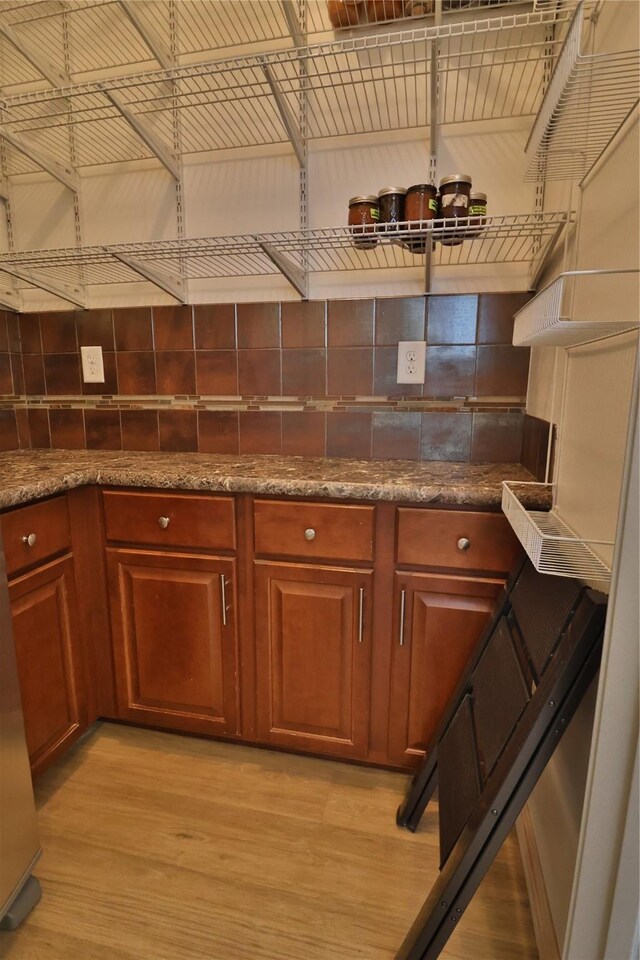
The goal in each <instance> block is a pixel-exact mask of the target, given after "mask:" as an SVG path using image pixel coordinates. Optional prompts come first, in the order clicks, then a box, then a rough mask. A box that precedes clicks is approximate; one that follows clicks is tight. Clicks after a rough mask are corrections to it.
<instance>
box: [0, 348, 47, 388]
mask: <svg viewBox="0 0 640 960" xmlns="http://www.w3.org/2000/svg"><path fill="white" fill-rule="evenodd" d="M40 362H42V358H40ZM12 393H13V375H12V373H11V358H10V356H9V354H8V353H0V394H7V395H11V394H12Z"/></svg>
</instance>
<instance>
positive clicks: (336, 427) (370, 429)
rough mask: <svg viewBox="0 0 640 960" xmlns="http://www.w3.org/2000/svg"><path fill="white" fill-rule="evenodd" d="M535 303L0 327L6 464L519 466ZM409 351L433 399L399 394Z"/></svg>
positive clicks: (194, 312) (246, 309)
mask: <svg viewBox="0 0 640 960" xmlns="http://www.w3.org/2000/svg"><path fill="white" fill-rule="evenodd" d="M528 296H529V295H528V294H527V293H507V294H504V293H500V294H479V295H467V294H465V295H459V296H451V295H446V296H427V297H398V298H388V299H378V300H373V299H371V300H329V301H311V302H308V303H298V302H286V303H282V304H279V303H238V304H215V305H198V306H195V307H191V306H176V307H153V308H151V307H150V308H133V309H116V310H107V309H105V310H76V311H67V312H59V313H41V314H25V315H21V316H16V315H15V314H10V313H5V314H3V313H1V312H0V449H4V450H9V449H15V448H17V447H18V446H22V447H34V448H38V447H59V448H66V449H84V448H89V449H99V450H182V451H196V450H199V451H201V452H207V453H283V454H294V455H295V454H297V455H304V456H336V457H357V458H365V459H370V458H400V459H409V460H420V459H422V460H462V461H464V460H473V461H518V460H519V459H520V452H521V444H522V426H523V413H524V397H525V394H526V385H527V376H528V368H529V350H528V349H523V348H518V347H513V346H512V345H511V336H512V330H513V314H514V312H515V311H516V310H518V309H519V308H520V307H521V306H522V304H523V303H524V302H525V301H526V299H527V298H528ZM399 340H426V342H427V347H426V379H425V383H424V384H401V385H398V384H397V383H396V360H397V343H398V341H399ZM97 345H99V346H101V347H102V349H103V357H104V369H105V382H104V383H100V384H83V383H82V377H81V366H80V347H81V346H97Z"/></svg>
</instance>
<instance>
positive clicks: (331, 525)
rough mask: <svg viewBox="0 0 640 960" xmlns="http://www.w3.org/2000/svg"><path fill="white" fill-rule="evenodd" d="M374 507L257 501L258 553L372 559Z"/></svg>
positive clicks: (333, 558)
mask: <svg viewBox="0 0 640 960" xmlns="http://www.w3.org/2000/svg"><path fill="white" fill-rule="evenodd" d="M374 512H375V508H374V507H356V506H346V505H345V506H342V505H341V504H332V503H291V502H289V501H280V500H277V501H266V500H257V501H256V502H255V503H254V520H255V545H256V553H258V554H261V555H262V556H278V557H313V558H316V557H321V558H322V559H325V560H372V559H373V525H374Z"/></svg>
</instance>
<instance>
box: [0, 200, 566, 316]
mask: <svg viewBox="0 0 640 960" xmlns="http://www.w3.org/2000/svg"><path fill="white" fill-rule="evenodd" d="M566 222H567V215H566V214H565V213H546V214H544V215H538V214H521V215H518V216H512V217H487V219H486V223H485V224H484V226H483V227H482V229H481V230H478V226H477V225H471V224H469V223H468V221H467V220H464V221H458V222H456V224H455V226H451V223H450V221H443V220H435V221H423V222H421V223H420V224H419V225H416V224H411V225H410V227H411V228H410V229H399V230H398V231H397V232H394V233H393V234H387V233H381V232H378V233H376V234H375V235H371V234H356V235H354V233H353V232H352V231H351V229H350V228H349V227H333V228H327V229H322V230H306V231H294V232H289V233H268V234H255V235H250V236H232V237H203V238H195V239H185V240H163V241H157V242H153V243H126V244H117V245H111V246H92V247H83V248H80V249H77V248H70V249H61V250H39V251H32V252H25V253H14V254H3V255H0V275H1V274H3V273H4V274H6V275H8V276H11V277H13V278H15V280H16V281H17V285H18V289H19V290H27V289H30V288H34V287H35V288H39V289H41V290H46V291H48V292H49V293H51V294H53V295H54V296H58V297H60V298H62V299H65V300H68V301H70V302H72V303H75V304H76V305H78V306H87V305H90V299H91V296H90V295H91V291H92V288H94V289H95V288H96V287H98V286H103V285H105V284H122V283H140V282H141V281H147V282H148V283H149V288H148V302H149V303H152V302H153V301H154V288H157V287H160V288H161V289H163V290H164V291H165V292H167V293H170V294H171V296H173V297H175V298H176V299H178V300H181V301H182V302H187V301H188V299H189V294H188V288H187V286H186V285H185V284H184V282H183V277H184V278H186V280H187V281H189V280H202V279H215V278H221V277H249V276H268V275H278V274H281V275H284V276H285V277H286V279H287V280H288V281H289V282H290V283H291V284H292V285H293V286H294V287H295V288H296V290H297V291H298V292H299V293H300V295H301V296H303V297H304V296H306V295H307V290H308V287H307V281H308V277H307V274H306V272H305V270H304V266H305V264H307V265H308V272H309V273H310V274H316V273H327V272H332V273H348V272H349V271H354V270H358V271H362V270H378V271H379V270H384V269H397V268H409V267H414V268H415V267H416V266H417V267H420V268H423V269H424V267H425V260H426V259H427V257H431V258H432V262H433V263H435V264H439V265H442V266H460V267H462V266H466V265H470V264H499V263H529V264H531V265H532V267H533V266H534V265H535V263H537V262H538V261H539V260H540V258H541V257H543V256H544V255H545V251H546V250H547V249H549V247H550V246H551V245H552V244H553V243H554V242H555V240H556V239H557V238H558V236H559V233H560V232H561V231H562V229H563V227H564V225H565V224H566ZM406 226H407V227H409V225H406ZM443 241H444V243H443ZM451 242H453V243H454V244H455V245H453V246H450V245H448V244H449V243H451ZM363 243H364V244H367V246H366V247H364V246H362V244H363ZM156 296H157V294H156ZM27 309H28V307H27Z"/></svg>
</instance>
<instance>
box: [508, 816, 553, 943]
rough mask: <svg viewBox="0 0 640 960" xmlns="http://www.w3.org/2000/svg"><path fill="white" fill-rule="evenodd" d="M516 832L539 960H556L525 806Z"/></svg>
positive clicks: (540, 868) (547, 903) (542, 885)
mask: <svg viewBox="0 0 640 960" xmlns="http://www.w3.org/2000/svg"><path fill="white" fill-rule="evenodd" d="M516 832H517V834H518V842H519V844H520V855H521V856H522V866H523V868H524V876H525V880H526V883H527V892H528V894H529V904H530V906H531V917H532V919H533V930H534V933H535V935H536V944H537V946H538V956H539V958H540V960H560V951H559V949H558V939H557V937H556V931H555V927H554V925H553V918H552V916H551V908H550V907H549V898H548V897H547V888H546V886H545V882H544V876H543V874H542V864H541V863H540V854H539V853H538V844H537V843H536V835H535V833H534V830H533V820H532V819H531V813H530V811H529V807H528V806H525V807H524V809H523V811H522V813H521V814H520V816H519V817H518V819H517V821H516Z"/></svg>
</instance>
